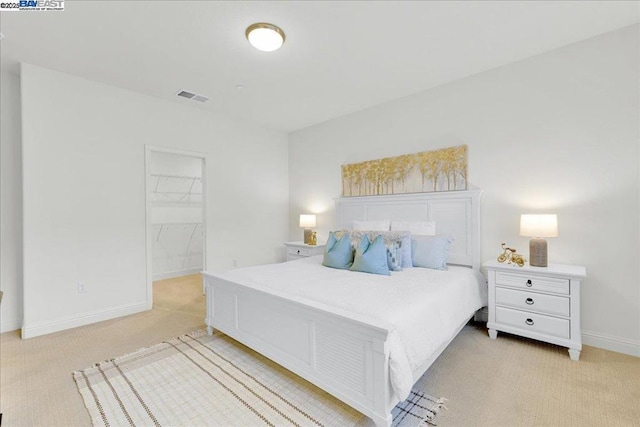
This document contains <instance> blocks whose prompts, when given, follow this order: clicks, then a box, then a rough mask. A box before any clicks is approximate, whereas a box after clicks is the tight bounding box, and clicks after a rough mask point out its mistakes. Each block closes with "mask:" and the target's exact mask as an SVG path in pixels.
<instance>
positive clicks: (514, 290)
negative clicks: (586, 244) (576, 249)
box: [483, 260, 587, 360]
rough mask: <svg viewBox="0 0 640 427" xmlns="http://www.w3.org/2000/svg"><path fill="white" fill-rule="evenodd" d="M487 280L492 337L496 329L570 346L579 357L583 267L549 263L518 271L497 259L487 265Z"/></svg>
mask: <svg viewBox="0 0 640 427" xmlns="http://www.w3.org/2000/svg"><path fill="white" fill-rule="evenodd" d="M483 266H484V267H486V268H487V275H488V279H489V321H488V322H487V328H489V336H490V337H491V338H492V339H496V338H497V336H498V331H503V332H508V333H510V334H516V335H520V336H523V337H528V338H533V339H536V340H540V341H545V342H549V343H552V344H557V345H561V346H563V347H568V348H569V356H570V357H571V360H578V359H579V358H580V351H581V350H582V333H581V331H580V282H581V281H582V279H584V278H585V277H586V276H587V270H586V269H585V267H582V266H578V265H563V264H549V266H548V267H531V266H529V265H525V266H524V267H517V266H515V265H513V264H501V263H499V262H498V261H496V260H492V261H487V262H485V263H484V264H483Z"/></svg>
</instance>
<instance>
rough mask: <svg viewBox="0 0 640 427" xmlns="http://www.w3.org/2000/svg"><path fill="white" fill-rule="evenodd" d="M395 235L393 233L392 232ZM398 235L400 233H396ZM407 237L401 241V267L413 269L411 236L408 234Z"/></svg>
mask: <svg viewBox="0 0 640 427" xmlns="http://www.w3.org/2000/svg"><path fill="white" fill-rule="evenodd" d="M392 233H393V231H392ZM396 233H398V232H397V231H396ZM406 233H407V235H406V236H404V237H402V239H400V255H399V258H400V266H402V268H406V267H413V261H412V260H411V234H409V233H408V232H406Z"/></svg>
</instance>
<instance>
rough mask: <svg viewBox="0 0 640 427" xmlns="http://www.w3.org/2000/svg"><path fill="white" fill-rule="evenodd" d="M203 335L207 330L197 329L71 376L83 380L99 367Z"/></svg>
mask: <svg viewBox="0 0 640 427" xmlns="http://www.w3.org/2000/svg"><path fill="white" fill-rule="evenodd" d="M203 335H207V330H206V329H197V330H195V331H192V332H189V333H188V334H184V335H180V336H179V337H175V338H172V339H170V340H167V341H163V342H161V343H158V344H154V345H151V346H149V347H141V348H139V349H137V350H134V351H132V352H130V353H125V354H121V355H120V356H116V357H112V358H111V359H107V360H103V361H101V362H96V363H94V364H93V365H92V366H89V367H86V368H84V369H81V370H79V371H73V372H72V373H71V375H72V376H73V378H80V379H81V378H82V374H83V373H86V372H87V371H90V370H91V369H96V368H99V367H107V366H109V365H111V364H112V363H113V362H114V361H115V362H119V361H121V360H123V359H128V358H131V357H135V356H137V355H139V354H140V353H144V352H146V351H149V350H152V349H155V348H158V347H161V346H163V345H166V344H167V343H170V342H176V341H178V340H180V338H181V337H186V336H189V337H192V338H200V337H201V336H203Z"/></svg>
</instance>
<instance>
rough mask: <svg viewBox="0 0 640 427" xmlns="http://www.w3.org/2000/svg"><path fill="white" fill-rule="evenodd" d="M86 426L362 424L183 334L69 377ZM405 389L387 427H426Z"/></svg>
mask: <svg viewBox="0 0 640 427" xmlns="http://www.w3.org/2000/svg"><path fill="white" fill-rule="evenodd" d="M73 378H74V380H75V382H76V385H77V386H78V390H79V391H80V394H81V395H82V398H83V399H84V404H85V407H86V408H87V410H88V411H89V414H90V416H91V420H92V423H93V425H94V426H168V425H170V426H257V425H267V426H284V425H287V426H288V425H293V426H366V425H370V424H372V423H371V421H370V420H369V419H368V418H366V417H365V416H364V415H362V414H360V413H359V412H357V411H355V410H354V409H352V408H351V407H349V406H347V405H346V404H344V403H342V402H340V401H339V400H337V399H335V398H334V397H332V396H330V395H329V394H327V393H326V392H324V391H322V390H320V389H319V388H317V387H315V386H314V385H312V384H310V383H309V382H307V381H305V380H303V379H301V378H300V377H298V376H296V375H294V374H292V373H291V372H289V371H287V370H286V369H284V368H282V367H281V366H279V365H277V364H276V363H274V362H272V361H270V360H269V359H267V358H265V357H263V356H261V355H259V354H258V353H256V352H254V351H252V350H250V349H249V348H247V347H245V346H242V345H241V344H238V343H237V342H236V341H234V340H232V339H230V338H228V337H227V336H226V335H223V334H220V333H216V334H214V335H213V336H208V335H206V333H205V332H204V331H198V332H195V333H192V334H189V335H184V336H181V337H178V338H176V339H173V340H171V341H167V342H164V343H162V344H158V345H155V346H153V347H149V348H145V349H142V350H139V351H137V352H135V353H132V354H128V355H125V356H121V357H117V358H114V359H111V360H108V361H105V362H102V363H99V364H96V365H95V366H93V367H91V368H87V369H84V370H82V371H77V372H74V373H73ZM441 407H443V400H442V399H435V398H432V397H430V396H428V395H427V394H425V393H424V392H423V391H421V390H413V391H412V393H411V396H410V397H409V399H407V400H406V401H405V402H402V403H401V404H399V405H398V406H396V408H394V410H393V412H392V414H393V417H394V421H393V425H394V426H398V427H399V426H403V427H408V426H418V425H424V424H425V423H428V424H434V422H433V418H434V417H435V415H436V413H437V412H438V409H440V408H441ZM434 425H435V424H434Z"/></svg>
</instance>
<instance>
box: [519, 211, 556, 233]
mask: <svg viewBox="0 0 640 427" xmlns="http://www.w3.org/2000/svg"><path fill="white" fill-rule="evenodd" d="M520 235H521V236H528V237H558V216H557V215H555V214H553V215H531V214H523V215H521V216H520Z"/></svg>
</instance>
